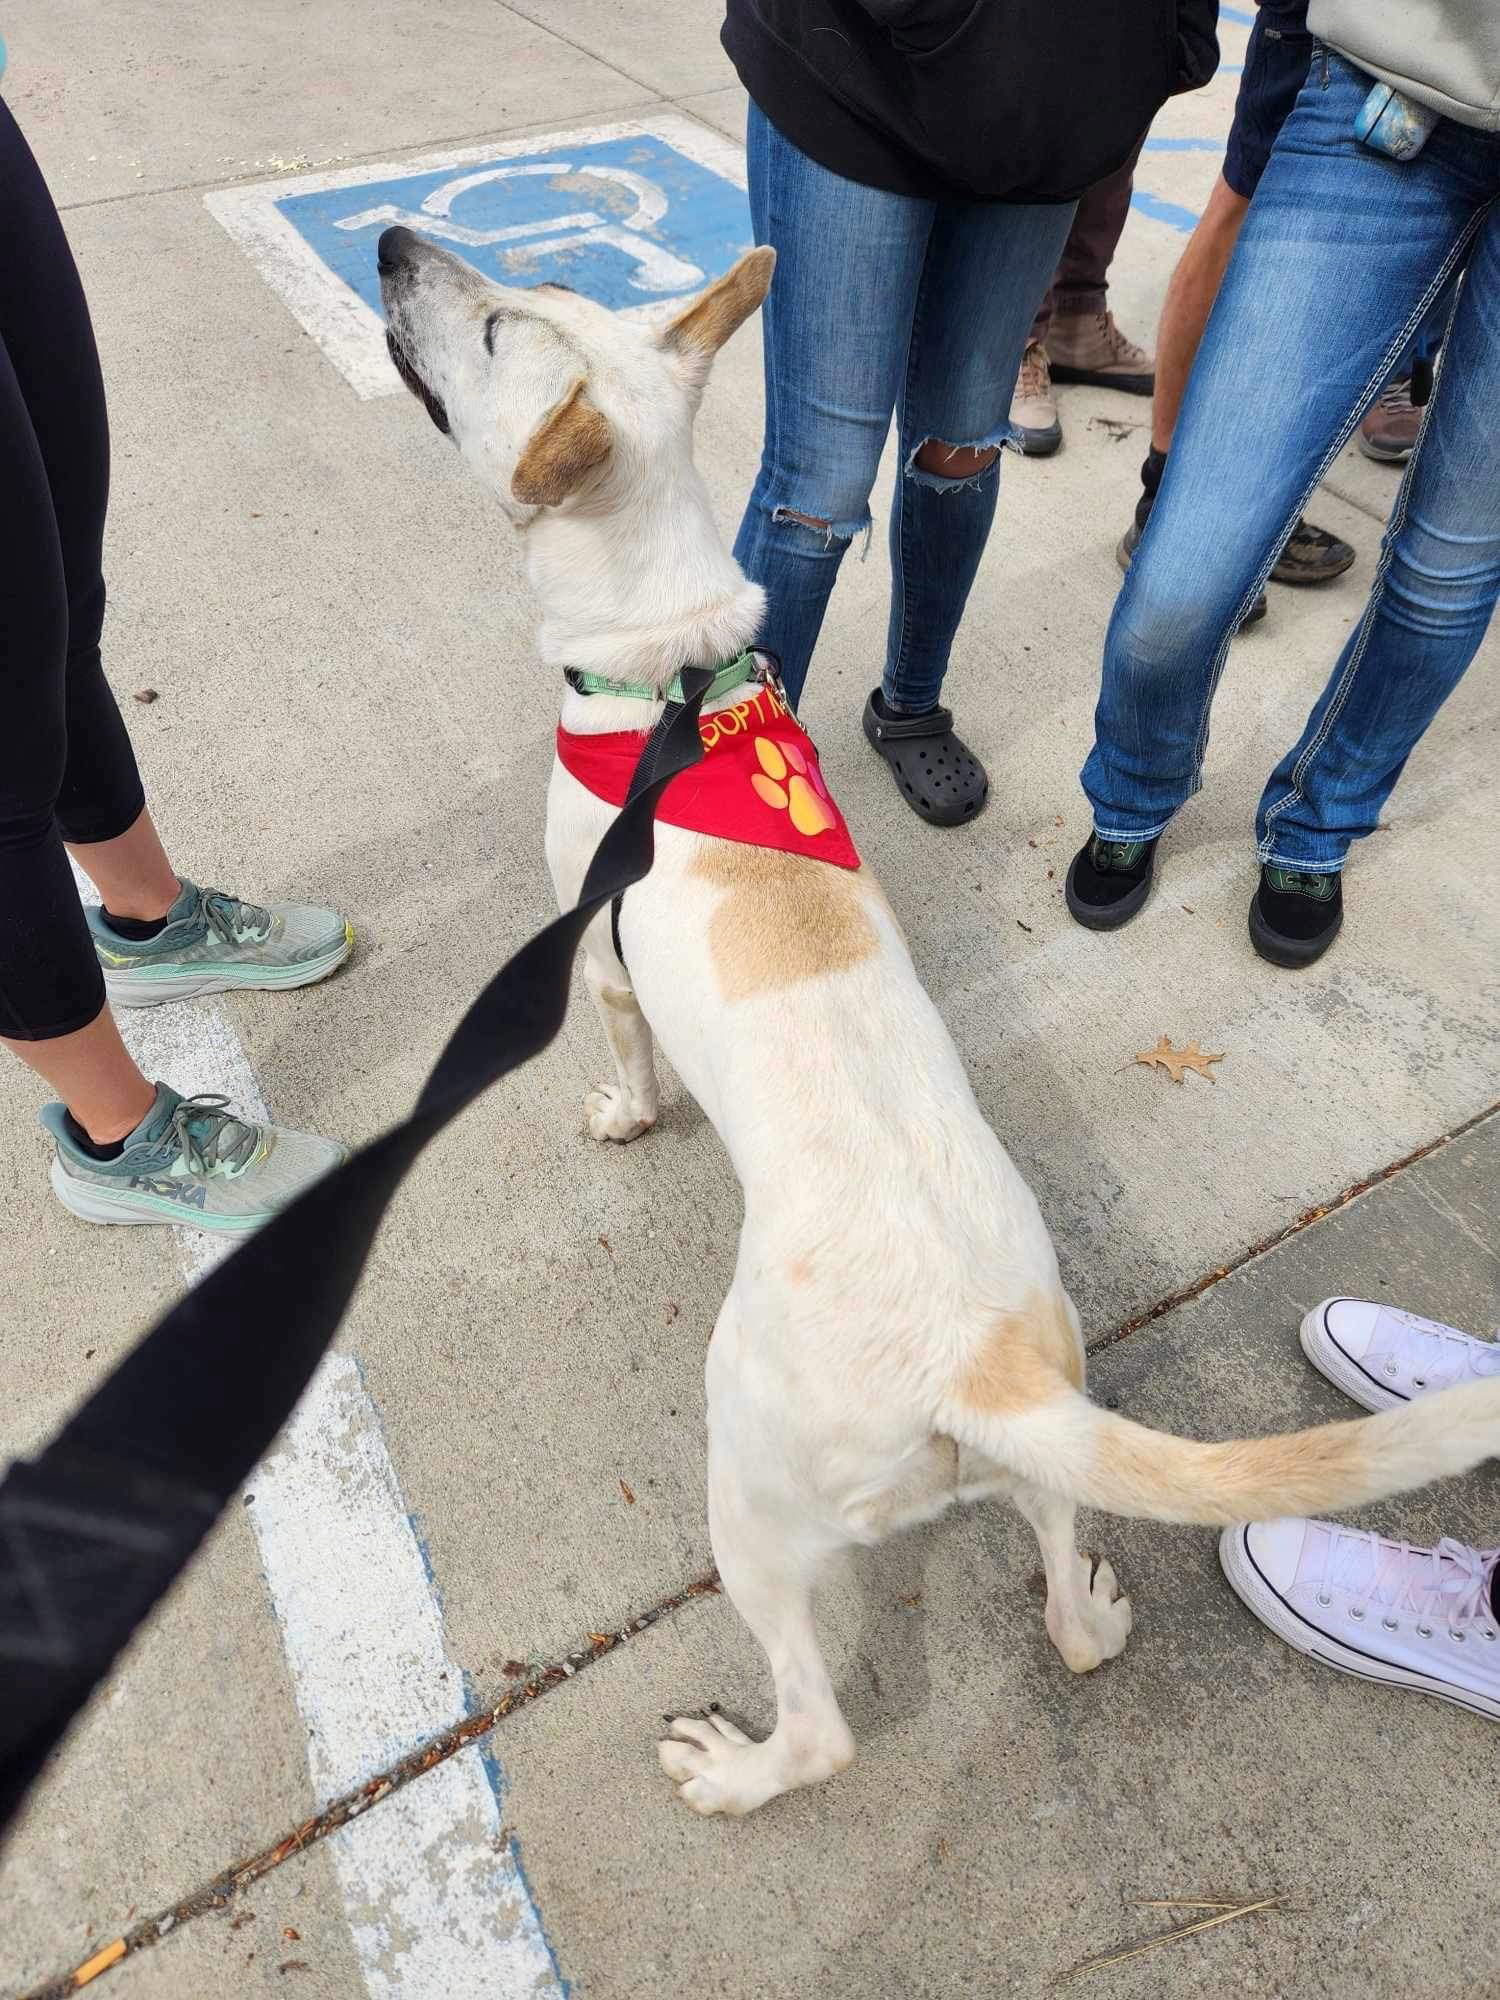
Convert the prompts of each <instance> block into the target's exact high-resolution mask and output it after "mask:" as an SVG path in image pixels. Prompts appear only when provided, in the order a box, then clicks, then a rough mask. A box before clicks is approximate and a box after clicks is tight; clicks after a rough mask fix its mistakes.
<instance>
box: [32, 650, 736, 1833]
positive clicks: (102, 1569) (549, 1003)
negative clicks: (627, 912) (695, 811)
mask: <svg viewBox="0 0 1500 2000" xmlns="http://www.w3.org/2000/svg"><path fill="white" fill-rule="evenodd" d="M712 679H713V676H712V675H711V674H709V673H707V672H704V671H698V672H696V673H694V674H691V675H690V674H684V675H683V691H684V694H685V695H686V696H687V699H686V700H685V701H683V702H682V703H681V704H676V703H674V704H673V708H672V711H670V712H669V713H668V714H666V715H664V716H663V717H662V719H661V721H660V722H659V723H658V724H657V726H656V728H655V729H654V730H653V731H652V734H651V738H650V741H649V742H648V743H647V745H646V749H645V752H644V753H643V755H642V758H641V763H640V766H639V767H638V769H637V771H636V774H635V779H634V782H633V783H632V785H631V787H630V798H629V800H628V802H627V803H626V804H625V805H624V806H623V807H622V808H621V811H620V815H619V817H618V818H617V819H616V820H615V822H614V824H613V825H612V826H611V827H610V829H609V831H608V832H607V833H606V834H605V836H604V838H603V840H602V841H600V843H599V846H598V849H597V850H596V852H595V854H594V858H593V860H592V862H591V863H590V864H589V871H588V874H587V875H586V876H585V878H584V884H583V888H582V891H581V892H580V894H579V898H578V905H577V908H576V909H572V910H568V911H566V912H565V913H564V914H563V915H562V916H560V917H558V918H556V919H555V920H554V921H553V922H552V923H550V924H548V926H547V927H546V929H545V930H543V931H539V932H538V933H537V935H536V936H535V937H534V938H532V939H531V941H530V942H529V943H528V944H525V945H523V946H522V947H521V949H520V950H519V951H518V952H517V953H516V954H515V956H514V957H513V958H512V959H511V960H510V962H509V963H508V964H507V965H506V966H504V967H503V968H502V970H501V971H499V972H497V973H496V975H495V977H494V978H493V979H492V980H491V981H490V983H489V985H488V986H486V987H485V989H484V991H483V992H482V993H481V994H480V996H479V998H478V999H477V1000H476V1001H475V1002H474V1004H473V1006H471V1007H470V1009H469V1011H468V1013H467V1014H465V1015H464V1018H463V1019H462V1021H460V1022H459V1024H458V1026H457V1028H456V1029H455V1030H454V1032H453V1034H452V1035H451V1036H450V1038H449V1040H448V1044H447V1046H446V1048H444V1050H443V1052H442V1054H441V1055H440V1056H439V1057H438V1060H437V1063H436V1065H435V1066H434V1068H433V1071H432V1074H431V1075H430V1076H429V1077H428V1079H427V1082H426V1084H425V1085H424V1086H423V1089H422V1094H421V1096H420V1097H419V1098H418V1100H417V1105H416V1109H415V1110H414V1111H413V1112H412V1114H411V1116H410V1117H409V1118H406V1119H404V1120H402V1122H401V1123H400V1124H398V1125H393V1126H392V1127H391V1129H390V1130H389V1131H388V1132H385V1133H383V1134H382V1135H381V1136H380V1137H379V1138H378V1139H374V1140H372V1141H371V1142H370V1144H369V1145H367V1146H363V1147H361V1148H360V1150H359V1151H358V1152H357V1153H355V1154H354V1156H353V1157H352V1158H351V1159H349V1160H346V1161H345V1162H344V1164H343V1166H341V1167H338V1168H336V1169H335V1170H334V1172H333V1173H331V1174H329V1175H328V1176H327V1177H326V1178H325V1179H324V1180H321V1181H319V1182H318V1183H317V1184H316V1185H315V1186H314V1187H312V1188H309V1190H308V1191H307V1193H306V1194H304V1195H302V1196H301V1197H300V1198H299V1199H298V1200H297V1201H294V1202H293V1203H292V1204H291V1205H290V1206H289V1207H287V1208H285V1209H283V1210H282V1211H281V1213H280V1214H279V1215H276V1216H274V1217H273V1218H272V1219H271V1221H270V1222H268V1223H267V1224H266V1225H265V1227H264V1228H263V1229H261V1230H259V1231H258V1232H257V1234H256V1235H255V1236H253V1237H252V1238H251V1239H250V1240H249V1242H247V1243H245V1244H242V1245H241V1247H240V1248H239V1249H238V1250H236V1251H235V1252H234V1254H233V1256H231V1257H227V1258H226V1259H225V1260H224V1262H223V1263H222V1264H220V1265H219V1266H218V1267H217V1268H216V1269H215V1270H213V1271H211V1272H210V1273H209V1274H208V1276H207V1277H205V1278H204V1279H203V1280H202V1281H201V1283H199V1284H198V1285H196V1286H195V1287H194V1288H193V1290H192V1291H190V1292H189V1293H188V1294H187V1295H186V1297H185V1298H183V1299H180V1300H179V1301H178V1303H177V1304H176V1305H175V1306H173V1308H172V1309H171V1311H170V1312H168V1313H167V1314H166V1315H165V1316H164V1317H163V1318H162V1319H160V1320H158V1321H157V1323H156V1325H155V1327H154V1328H153V1329H152V1330H151V1332H150V1333H148V1334H147V1335H146V1337H145V1338H144V1339H143V1340H142V1341H140V1343H139V1344H138V1345H137V1346H136V1347H135V1348H134V1349H132V1351H131V1352H130V1353H129V1354H127V1355H126V1357H125V1359H124V1360H123V1361H122V1362H121V1363H120V1365H119V1366H118V1367H117V1368H116V1369H115V1370H114V1372H113V1373H112V1374H111V1375H109V1376H107V1377H106V1378H105V1380H104V1381H103V1382H102V1383H101V1384H100V1385H99V1387H98V1388H97V1389H96V1390H95V1391H94V1393H93V1395H92V1396H90V1397H89V1399H88V1401H87V1402H86V1403H85V1404H84V1405H83V1407H82V1408H81V1409H79V1410H78V1411H76V1412H75V1413H74V1415H73V1416H72V1417H71V1418H69V1420H68V1422H67V1423H66V1424H65V1425H64V1426H63V1429H62V1430H61V1431H60V1432H59V1433H58V1435H57V1436H56V1437H55V1438H54V1439H53V1441H52V1442H51V1444H49V1445H46V1446H45V1447H44V1448H43V1449H42V1450H41V1451H40V1452H39V1453H38V1455H37V1456H36V1457H35V1458H34V1459H32V1460H30V1461H29V1462H27V1461H25V1460H17V1461H16V1462H15V1464H13V1465H12V1466H11V1468H10V1470H9V1472H8V1473H7V1474H6V1475H5V1477H4V1478H3V1479H0V1686H3V1688H4V1699H3V1701H0V1829H3V1828H4V1826H5V1825H6V1824H7V1822H8V1821H9V1820H10V1819H11V1817H12V1816H13V1814H14V1813H15V1811H16V1809H17V1808H18V1807H19V1805H20V1803H21V1801H22V1799H23V1798H24V1797H25V1795H26V1792H27V1790H28V1788H29V1787H30V1785H31V1783H32V1781H33V1779H34V1778H35V1777H36V1775H37V1773H38V1772H39V1771H40V1770H41V1768H42V1765H43V1764H44V1762H45V1761H46V1759H47V1757H48V1755H49V1754H50V1752H51V1751H52V1749H53V1748H54V1746H55V1745H56V1744H57V1743H58V1741H59V1740H60V1739H61V1737H62V1735H63V1732H64V1730H65V1729H66V1728H67V1726H68V1724H69V1723H70V1722H71V1720H72V1718H73V1717H74V1716H75V1715H76V1714H77V1713H78V1711H79V1709H80V1708H82V1706H83V1704H84V1702H85V1701H86V1700H87V1699H88V1697H89V1695H90V1694H91V1693H92V1692H93V1690H94V1688H95V1687H97V1685H98V1684H99V1682H100V1681H101V1680H102V1679H103V1677H104V1675H105V1674H106V1673H107V1672H108V1671H109V1668H110V1666H111V1665H112V1664H113V1662H114V1659H115V1657H116V1655H117V1654H118V1653H119V1651H120V1649H121V1647H122V1646H124V1645H125V1643H126V1642H127V1640H128V1639H129V1638H130V1635H131V1633H132V1632H134V1630H135V1628H136V1627H137V1625H139V1624H140V1622H141V1621H142V1619H143V1618H145V1617H146V1616H147V1614H148V1613H149V1612H150V1611H151V1609H152V1607H153V1605H155V1604H156V1602H157V1601H158V1599H159V1598H160V1597H161V1596H162V1594H163V1592H164V1591H165V1590H166V1589H167V1588H168V1586H169V1585H170V1584H171V1583H172V1581H173V1579H174V1578H175V1577H176V1575H177V1573H178V1572H179V1570H181V1569H182V1568H183V1566H184V1565H185V1564H186V1563H187V1562H188V1560H189V1559H190V1557H191V1556H192V1555H193V1552H194V1551H195V1550H196V1549H197V1547H198V1545H199V1543H200V1542H201V1541H202V1540H203V1537H204V1536H205V1535H206V1534H207V1533H208V1531H209V1529H210V1528H211V1527H212V1526H213V1524H214V1522H215V1520H216V1519H217V1518H218V1516H219V1514H220V1513H221V1512H222V1511H223V1509H224V1507H225V1505H226V1504H227V1502H228V1500H229V1499H230V1497H231V1495H232V1494H234V1493H235V1492H236V1491H237V1490H238V1488H239V1487H240V1486H241V1484H242V1483H243V1482H244V1479H245V1477H246V1475H247V1474H248V1473H249V1472H250V1470H251V1468H252V1467H253V1466H254V1464H255V1463H256V1461H257V1459H259V1458H260V1457H261V1455H262V1454H263V1453H264V1452H265V1450H266V1448H267V1447H268V1446H269V1445H270V1443H271V1441H272V1439H273V1438H274V1437H275V1436H276V1433H277V1432H278V1431H279V1430H280V1429H281V1427H282V1425H283V1424H284V1423H285V1422H286V1420H287V1418H288V1417H289V1416H290V1415H291V1413H292V1410H293V1408H294V1406H295V1405H296V1402H297V1399H298V1397H299V1396H300V1395H301V1394H302V1392H303V1390H304V1389H305V1388H306V1387H307V1384H308V1381H309V1379H310V1377H311V1376H312V1373H313V1370H314V1369H315V1368H316V1367H317V1365H318V1363H319V1362H320V1361H321V1360H322V1358H323V1355H324V1353H325V1352H326V1351H327V1348H328V1344H329V1342H330V1341H331V1340H332V1339H333V1336H334V1334H335V1333H336V1332H337V1330H338V1325H339V1321H340V1320H341V1319H342V1318H343V1315H344V1310H345V1308H346V1307H347V1305H348V1303H349V1300H350V1297H351V1296H352V1294H353V1292H354V1288H355V1286H356V1285H357V1284H358V1282H359V1277H360V1273H361V1272H362V1271H363V1269H364V1267H365V1264H366V1261H367V1260H368V1258H369V1255H370V1251H371V1248H372V1246H373V1244H374V1241H375V1235H376V1232H377V1230H378V1229H379V1227H380V1223H381V1218H382V1217H383V1216H384V1214H385V1211H386V1207H387V1205H388V1204H389V1202H390V1199H391V1197H392V1195H393V1194H394V1193H395V1192H396V1189H397V1188H398V1187H399V1186H400V1185H401V1182H402V1181H403V1180H404V1179H405V1177H406V1174H407V1172H408V1171H409V1169H410V1168H411V1166H412V1164H413V1162H414V1161H415V1160H416V1158H417V1156H418V1155H419V1154H420V1153H421V1152H422V1150H423V1148H424V1147H425V1146H426V1145H427V1143H428V1141H429V1140H431V1139H432V1138H434V1137H435V1136H436V1135H437V1134H438V1133H439V1132H441V1131H442V1130H443V1128H444V1126H446V1125H450V1124H451V1123H452V1122H453V1120H454V1119H455V1118H457V1117H458V1116H459V1114H460V1113H461V1112H463V1111H465V1110H466V1109H467V1108H468V1106H469V1105H471V1104H472V1103H473V1102H474V1100H475V1098H477V1097H478V1096H479V1095H480V1093H481V1092H482V1091H485V1090H487V1089H488V1088H489V1086H490V1085H491V1084H492V1083H494V1082H496V1081H497V1080H498V1079H499V1078H500V1077H502V1076H506V1075H508V1074H509V1073H510V1071H512V1070H514V1069H518V1068H519V1067H520V1066H521V1064H522V1063H525V1062H529V1061H530V1060H531V1058H532V1057H533V1056H534V1055H536V1054H538V1053H539V1051H540V1050H542V1049H544V1048H545V1047H546V1046H547V1044H548V1043H549V1042H550V1041H551V1040H552V1038H553V1036H554V1035H555V1034H556V1033H557V1031H558V1029H559V1028H560V1027H561V1026H562V1024H563V1020H564V1017H565V1016H566V1014H567V1011H568V994H569V989H570V986H571V982H572V974H573V959H574V956H575V954H576V953H577V950H578V946H579V943H580V942H581V940H582V937H583V933H584V931H585V930H586V929H587V928H588V925H589V924H590V922H591V921H592V920H593V918H594V917H595V915H596V914H597V913H598V912H599V911H600V910H601V909H603V908H604V906H605V905H606V904H608V903H615V904H616V905H617V904H618V900H619V898H620V897H621V896H622V895H623V894H624V893H625V891H626V889H628V888H629V887H630V885H631V884H632V883H633V882H639V881H640V880H641V878H642V876H644V875H645V874H646V873H647V872H648V870H649V869H650V867H651V862H652V856H653V850H654V834H653V827H652V821H653V817H654V814H655V811H656V806H657V801H658V800H659V799H660V797H661V794H662V792H663V791H664V790H665V789H666V786H667V784H668V783H669V781H670V780H671V779H672V778H674V777H675V776H676V775H677V773H678V772H679V771H685V770H686V769H687V768H688V767H689V765H691V764H695V763H697V762H698V760H699V759H700V758H701V757H702V755H703V743H702V739H701V737H700V736H699V734H698V710H699V708H700V706H701V705H702V700H703V691H704V689H705V688H707V687H708V685H709V683H710V682H711V681H712Z"/></svg>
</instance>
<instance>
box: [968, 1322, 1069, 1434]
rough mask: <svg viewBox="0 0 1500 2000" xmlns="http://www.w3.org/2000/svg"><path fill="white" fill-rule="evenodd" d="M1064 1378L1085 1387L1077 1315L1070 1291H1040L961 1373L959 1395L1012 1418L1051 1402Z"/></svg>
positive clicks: (993, 1332) (988, 1337)
mask: <svg viewBox="0 0 1500 2000" xmlns="http://www.w3.org/2000/svg"><path fill="white" fill-rule="evenodd" d="M1059 1378H1061V1381H1060V1380H1059ZM1062 1382H1066V1383H1067V1384H1068V1386H1069V1387H1070V1388H1073V1389H1081V1388H1082V1387H1083V1341H1082V1340H1081V1339H1080V1337H1079V1333H1078V1321H1077V1316H1076V1314H1075V1313H1074V1311H1073V1306H1072V1302H1071V1301H1070V1300H1069V1299H1068V1297H1067V1295H1066V1294H1065V1293H1063V1292H1037V1293H1035V1294H1034V1295H1033V1296H1032V1298H1031V1299H1029V1300H1028V1301H1027V1303H1026V1304H1025V1305H1024V1306H1021V1307H1018V1308H1017V1309H1016V1310H1015V1311H1013V1312H1003V1313H1001V1314H1000V1316H999V1317H998V1318H997V1319H996V1321H995V1323H994V1324H993V1326H991V1327H990V1328H989V1329H988V1331H987V1332H986V1333H985V1335H984V1338H983V1339H982V1341H981V1342H980V1344H979V1346H978V1348H976V1350H975V1352H974V1353H973V1354H972V1355H971V1356H970V1358H969V1362H968V1365H967V1366H966V1368H965V1369H964V1372H963V1373H962V1375H961V1376H960V1377H959V1380H958V1399H959V1401H960V1402H962V1403H967V1404H968V1406H969V1407H970V1408H971V1409H975V1410H994V1411H997V1412H999V1413H1001V1414H1002V1415H1006V1416H1009V1415H1012V1414H1014V1413H1015V1412H1017V1411H1019V1410H1026V1409H1030V1408H1031V1407H1032V1406H1033V1405H1034V1404H1036V1403H1045V1402H1047V1401H1048V1400H1049V1399H1050V1398H1051V1397H1053V1396H1056V1395H1057V1393H1058V1391H1059V1389H1060V1388H1061V1386H1062Z"/></svg>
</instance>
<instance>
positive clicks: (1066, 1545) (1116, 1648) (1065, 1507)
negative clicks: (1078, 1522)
mask: <svg viewBox="0 0 1500 2000" xmlns="http://www.w3.org/2000/svg"><path fill="white" fill-rule="evenodd" d="M1009 1498H1010V1499H1011V1500H1012V1501H1013V1502H1014V1503H1015V1505H1016V1507H1017V1508H1018V1509H1019V1510H1020V1512H1021V1513H1022V1514H1024V1515H1025V1517H1026V1519H1027V1520H1028V1521H1029V1522H1030V1523H1031V1525H1032V1527H1033V1528H1034V1529H1035V1530H1036V1538H1037V1540H1038V1542H1039V1543H1040V1544H1041V1549H1042V1566H1043V1568H1044V1569H1045V1570H1046V1572H1047V1636H1048V1638H1049V1639H1050V1640H1051V1641H1052V1643H1053V1645H1054V1646H1056V1648H1057V1650H1058V1652H1059V1653H1061V1654H1062V1656H1063V1659H1064V1661H1065V1662H1066V1663H1067V1665H1068V1666H1070V1667H1071V1668H1072V1669H1073V1671H1074V1673H1075V1674H1086V1673H1089V1672H1091V1671H1092V1669H1093V1668H1095V1667H1097V1666H1098V1665H1099V1663H1100V1661H1101V1660H1112V1659H1113V1658H1114V1657H1115V1655H1116V1654H1117V1653H1120V1652H1123V1651H1124V1649H1125V1641H1126V1640H1127V1639H1128V1638H1129V1637H1130V1620H1131V1613H1130V1599H1129V1598H1128V1597H1122V1596H1121V1595H1120V1593H1119V1587H1118V1585H1117V1584H1116V1583H1115V1573H1114V1571H1113V1569H1111V1567H1110V1566H1109V1564H1108V1563H1107V1562H1104V1561H1102V1560H1101V1562H1100V1563H1099V1566H1098V1568H1097V1569H1096V1568H1094V1566H1093V1564H1092V1563H1091V1562H1090V1561H1089V1559H1088V1557H1087V1556H1081V1555H1080V1554H1079V1553H1078V1550H1077V1547H1076V1545H1075V1542H1074V1538H1073V1520H1074V1516H1075V1515H1076V1513H1077V1511H1078V1510H1077V1508H1076V1507H1074V1505H1073V1503H1072V1501H1071V1500H1060V1499H1059V1498H1058V1497H1057V1495H1056V1494H1055V1493H1047V1492H1044V1491H1043V1489H1042V1488H1041V1487H1040V1486H1031V1485H1029V1484H1028V1483H1027V1482H1026V1481H1025V1480H1023V1479H1018V1480H1017V1481H1016V1482H1015V1484H1014V1486H1013V1487H1012V1488H1011V1489H1010V1493H1009Z"/></svg>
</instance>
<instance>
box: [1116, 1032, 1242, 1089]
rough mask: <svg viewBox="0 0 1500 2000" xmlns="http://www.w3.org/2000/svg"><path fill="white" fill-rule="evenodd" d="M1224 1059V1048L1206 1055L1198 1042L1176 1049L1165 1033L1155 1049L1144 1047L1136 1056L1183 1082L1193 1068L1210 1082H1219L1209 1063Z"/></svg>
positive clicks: (1137, 1058)
mask: <svg viewBox="0 0 1500 2000" xmlns="http://www.w3.org/2000/svg"><path fill="white" fill-rule="evenodd" d="M1223 1060H1224V1052H1223V1050H1222V1049H1221V1050H1220V1051H1219V1053H1218V1054H1217V1055H1216V1056H1211V1055H1205V1054H1204V1052H1203V1050H1202V1049H1200V1048H1199V1046H1198V1044H1197V1043H1196V1042H1189V1043H1187V1045H1186V1046H1185V1047H1184V1048H1180V1049H1174V1048H1173V1046H1172V1044H1171V1042H1170V1041H1169V1040H1168V1039H1167V1037H1166V1036H1165V1035H1163V1036H1162V1038H1161V1040H1160V1041H1159V1042H1158V1043H1157V1044H1156V1047H1155V1048H1154V1049H1142V1050H1141V1052H1140V1053H1139V1054H1138V1055H1137V1057H1136V1061H1137V1062H1138V1063H1145V1064H1146V1066H1147V1068H1148V1069H1164V1070H1165V1071H1166V1072H1167V1075H1168V1076H1169V1077H1171V1079H1172V1081H1173V1083H1181V1081H1182V1079H1183V1075H1184V1073H1185V1072H1186V1071H1187V1070H1192V1071H1193V1073H1194V1074H1195V1075H1197V1076H1206V1077H1207V1078H1208V1080H1209V1082H1210V1083H1217V1082H1218V1078H1217V1077H1216V1076H1215V1075H1214V1073H1213V1071H1212V1070H1211V1069H1210V1068H1209V1064H1210V1063H1216V1062H1223Z"/></svg>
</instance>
